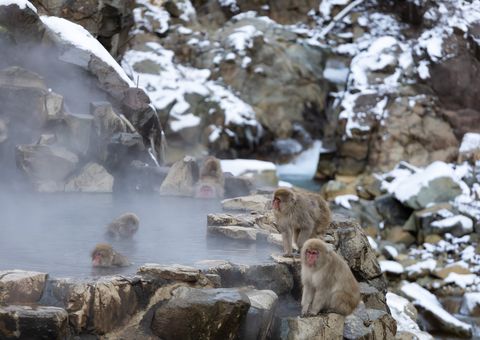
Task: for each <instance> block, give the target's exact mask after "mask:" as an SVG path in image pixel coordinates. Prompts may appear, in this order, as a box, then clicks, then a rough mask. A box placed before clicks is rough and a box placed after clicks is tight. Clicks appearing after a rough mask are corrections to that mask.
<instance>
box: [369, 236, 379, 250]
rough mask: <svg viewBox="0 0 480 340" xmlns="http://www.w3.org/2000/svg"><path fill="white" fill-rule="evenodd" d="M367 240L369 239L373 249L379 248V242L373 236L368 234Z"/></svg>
mask: <svg viewBox="0 0 480 340" xmlns="http://www.w3.org/2000/svg"><path fill="white" fill-rule="evenodd" d="M367 240H368V243H369V244H370V247H372V249H373V250H377V249H378V244H377V242H375V240H374V239H373V238H372V237H371V236H368V235H367Z"/></svg>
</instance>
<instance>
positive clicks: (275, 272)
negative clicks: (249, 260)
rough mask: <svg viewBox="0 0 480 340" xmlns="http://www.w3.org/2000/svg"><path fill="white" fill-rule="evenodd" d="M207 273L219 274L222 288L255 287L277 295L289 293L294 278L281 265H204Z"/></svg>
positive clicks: (226, 263)
mask: <svg viewBox="0 0 480 340" xmlns="http://www.w3.org/2000/svg"><path fill="white" fill-rule="evenodd" d="M204 267H205V269H204V270H205V271H206V272H208V273H213V274H218V275H219V276H220V278H221V282H222V287H241V286H253V287H255V288H256V289H268V290H272V291H274V292H275V293H276V294H277V295H282V294H286V293H289V292H290V291H291V290H292V288H293V284H294V278H293V275H292V273H291V271H290V270H289V267H288V266H286V265H284V264H279V263H266V264H259V265H233V264H231V263H229V262H221V263H212V264H208V263H205V264H204Z"/></svg>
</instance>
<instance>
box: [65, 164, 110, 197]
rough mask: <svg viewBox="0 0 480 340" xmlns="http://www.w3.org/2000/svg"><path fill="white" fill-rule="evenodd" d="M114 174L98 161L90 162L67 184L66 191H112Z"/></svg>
mask: <svg viewBox="0 0 480 340" xmlns="http://www.w3.org/2000/svg"><path fill="white" fill-rule="evenodd" d="M112 190H113V176H112V175H110V174H109V173H108V172H107V170H106V169H105V168H104V167H103V166H101V165H100V164H97V163H88V164H87V165H85V166H84V167H83V168H82V169H81V170H80V173H79V174H78V175H77V176H75V177H72V178H70V179H69V180H68V181H67V183H66V184H65V191H66V192H106V193H108V192H112Z"/></svg>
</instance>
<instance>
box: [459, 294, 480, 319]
mask: <svg viewBox="0 0 480 340" xmlns="http://www.w3.org/2000/svg"><path fill="white" fill-rule="evenodd" d="M479 307H480V293H479V292H473V293H465V294H464V295H463V300H462V305H461V307H460V314H463V315H472V313H473V311H474V310H475V309H478V308H479Z"/></svg>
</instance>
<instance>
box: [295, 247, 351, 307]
mask: <svg viewBox="0 0 480 340" xmlns="http://www.w3.org/2000/svg"><path fill="white" fill-rule="evenodd" d="M307 250H309V251H318V257H317V258H316V261H315V263H314V264H313V266H310V265H309V264H308V263H307V255H306V251H307ZM301 258H302V272H301V276H302V286H303V294H302V315H303V316H308V315H317V314H318V313H319V312H321V311H323V312H328V313H337V314H341V315H345V316H346V315H349V314H351V313H352V312H353V310H354V309H355V308H356V307H357V305H358V303H359V302H360V290H359V286H358V282H357V280H356V279H355V277H354V276H353V274H352V271H351V270H350V267H349V266H348V264H347V263H346V262H345V260H344V259H343V258H342V257H341V256H340V255H338V254H337V253H335V251H333V249H331V248H329V245H327V244H326V243H325V242H323V241H322V240H320V239H310V240H308V241H307V242H305V244H304V245H303V248H302V252H301Z"/></svg>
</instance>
